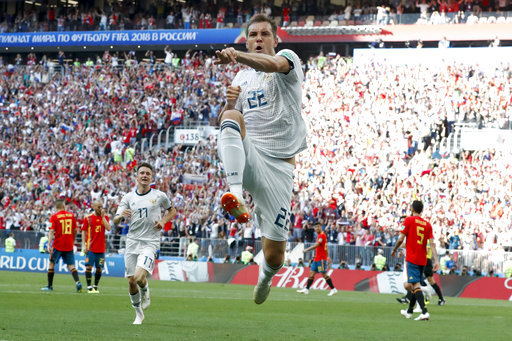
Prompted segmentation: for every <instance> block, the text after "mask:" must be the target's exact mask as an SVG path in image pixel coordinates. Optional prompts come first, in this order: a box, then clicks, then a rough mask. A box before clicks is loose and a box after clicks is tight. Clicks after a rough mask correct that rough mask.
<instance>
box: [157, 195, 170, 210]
mask: <svg viewBox="0 0 512 341" xmlns="http://www.w3.org/2000/svg"><path fill="white" fill-rule="evenodd" d="M160 207H162V208H163V209H165V210H168V209H170V208H171V207H172V203H171V201H170V200H169V197H168V196H167V194H165V193H164V192H160Z"/></svg>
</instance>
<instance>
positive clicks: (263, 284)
mask: <svg viewBox="0 0 512 341" xmlns="http://www.w3.org/2000/svg"><path fill="white" fill-rule="evenodd" d="M262 246H263V254H264V260H263V261H262V263H261V264H260V271H259V274H258V283H257V284H256V287H255V288H254V293H253V299H254V302H255V303H256V304H262V303H263V302H265V300H266V299H267V297H268V295H269V293H270V287H271V286H272V277H274V275H275V274H276V273H278V272H279V270H280V269H281V267H282V266H283V262H284V251H285V249H286V241H275V240H270V239H267V238H262Z"/></svg>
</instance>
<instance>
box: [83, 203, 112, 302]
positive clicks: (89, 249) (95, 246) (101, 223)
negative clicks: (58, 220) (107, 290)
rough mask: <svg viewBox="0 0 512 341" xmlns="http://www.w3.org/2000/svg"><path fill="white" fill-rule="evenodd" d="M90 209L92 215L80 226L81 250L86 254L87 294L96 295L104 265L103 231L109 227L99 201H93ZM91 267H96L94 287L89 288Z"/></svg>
mask: <svg viewBox="0 0 512 341" xmlns="http://www.w3.org/2000/svg"><path fill="white" fill-rule="evenodd" d="M92 208H93V210H94V213H92V214H89V215H88V216H87V217H85V219H84V223H83V225H82V243H84V244H85V245H83V247H82V250H83V251H84V252H85V254H86V258H85V279H86V280H87V292H88V293H89V294H98V293H99V291H98V284H99V282H100V278H101V273H102V268H103V265H104V264H105V230H107V231H110V229H111V226H110V222H109V219H108V216H106V215H105V210H104V209H103V205H102V203H101V201H95V202H94V203H93V204H92ZM93 265H94V266H95V267H96V273H95V274H94V287H92V286H91V280H92V266H93Z"/></svg>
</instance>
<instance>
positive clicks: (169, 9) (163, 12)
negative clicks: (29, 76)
mask: <svg viewBox="0 0 512 341" xmlns="http://www.w3.org/2000/svg"><path fill="white" fill-rule="evenodd" d="M35 3H36V1H34V2H29V1H26V2H25V3H23V2H17V3H16V6H15V7H12V6H8V5H7V2H3V3H0V13H2V14H0V33H8V32H44V31H90V30H147V29H180V28H184V27H185V20H183V18H184V17H186V18H187V23H188V25H189V26H188V27H189V28H191V29H198V28H199V29H202V28H215V27H217V19H216V18H217V14H218V12H219V10H220V9H225V6H226V4H228V5H229V8H230V11H227V13H226V15H225V18H224V25H220V26H219V27H224V28H225V27H240V26H241V25H242V24H243V23H245V22H247V20H248V18H250V17H251V16H252V15H254V14H256V13H262V12H263V11H265V13H270V16H273V17H275V18H276V21H277V23H278V25H282V23H283V22H284V20H283V18H284V16H286V17H287V18H290V19H291V21H292V22H298V26H322V25H323V26H329V24H330V21H331V20H334V19H328V18H330V17H332V16H336V17H337V20H338V21H339V22H340V23H343V25H353V24H357V25H360V24H362V25H370V24H377V25H381V24H395V25H396V24H414V23H419V24H443V23H466V22H467V23H470V24H472V23H475V20H476V22H477V23H483V22H484V21H485V22H492V23H495V22H504V21H506V20H508V19H510V18H511V17H512V14H511V12H508V11H507V10H508V8H492V7H484V8H482V7H481V6H480V5H478V4H475V5H473V3H472V2H471V1H468V2H461V5H460V6H459V4H458V3H456V4H457V7H459V8H458V9H457V8H453V7H452V6H449V7H446V8H444V7H443V6H442V5H441V3H440V2H438V1H435V0H434V1H432V2H430V4H429V7H428V9H427V10H426V12H425V14H420V8H419V7H417V6H416V3H415V2H410V3H409V2H408V3H406V5H407V6H410V7H407V8H403V7H402V5H397V7H395V6H393V5H391V4H389V5H386V6H384V5H383V6H375V5H372V4H371V3H370V2H364V3H363V7H362V8H359V7H360V6H358V8H356V9H355V8H353V7H352V6H351V5H348V6H347V7H345V6H335V5H331V4H327V2H318V4H317V1H300V2H299V1H292V3H291V4H290V5H287V3H286V2H285V3H284V4H281V5H280V6H276V5H273V4H272V3H270V2H269V3H267V4H263V5H262V4H261V2H260V1H244V2H243V3H241V2H238V1H230V2H226V1H221V2H218V4H217V5H215V3H214V2H208V5H207V6H206V7H205V6H202V5H199V4H197V2H188V4H187V3H182V2H179V1H178V2H175V4H174V5H171V3H170V2H155V1H147V2H140V1H135V2H132V3H130V4H128V5H127V4H126V3H125V2H117V1H109V2H104V5H103V7H101V8H98V7H93V6H91V5H88V4H87V3H85V4H80V3H79V2H72V3H70V2H66V1H59V2H57V6H56V7H53V6H48V3H47V1H41V2H38V3H39V4H41V5H40V6H36V4H35ZM299 3H300V4H299ZM66 4H67V5H68V7H66ZM2 6H3V8H2ZM13 8H14V11H13ZM379 8H380V10H379ZM285 13H286V15H285ZM329 14H331V15H329ZM352 17H354V18H355V19H356V20H351V19H350V18H352ZM498 17H501V18H503V19H500V20H497V19H496V18H498ZM474 18H476V19H474ZM488 18H489V19H488ZM228 24H229V25H228ZM283 26H284V25H283Z"/></svg>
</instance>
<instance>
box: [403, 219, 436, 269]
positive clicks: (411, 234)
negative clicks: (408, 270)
mask: <svg viewBox="0 0 512 341" xmlns="http://www.w3.org/2000/svg"><path fill="white" fill-rule="evenodd" d="M402 233H403V234H405V237H406V238H407V239H406V241H405V251H406V252H405V260H406V261H408V262H411V263H413V264H416V265H426V264H427V242H428V240H429V239H431V238H434V237H433V235H432V225H430V223H429V222H428V221H426V220H425V219H423V218H421V217H418V216H410V217H407V218H405V220H404V228H403V229H402Z"/></svg>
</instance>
